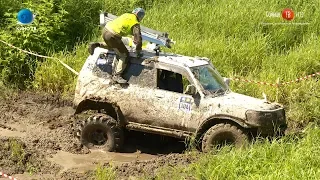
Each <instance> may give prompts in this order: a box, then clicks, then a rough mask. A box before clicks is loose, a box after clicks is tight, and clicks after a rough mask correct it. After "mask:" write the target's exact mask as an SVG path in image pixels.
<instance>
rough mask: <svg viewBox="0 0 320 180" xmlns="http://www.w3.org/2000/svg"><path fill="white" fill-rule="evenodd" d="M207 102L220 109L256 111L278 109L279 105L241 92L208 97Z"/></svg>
mask: <svg viewBox="0 0 320 180" xmlns="http://www.w3.org/2000/svg"><path fill="white" fill-rule="evenodd" d="M208 103H210V104H214V105H216V106H218V107H219V108H222V109H229V110H231V109H233V108H236V109H243V110H249V109H250V110H256V111H264V110H266V111H268V110H274V109H278V108H280V107H281V106H280V105H279V104H277V103H270V102H267V101H265V100H264V99H258V98H254V97H250V96H246V95H243V94H238V93H234V92H230V93H227V94H225V95H222V96H217V97H213V98H209V99H208Z"/></svg>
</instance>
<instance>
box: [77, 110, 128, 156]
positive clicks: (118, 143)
mask: <svg viewBox="0 0 320 180" xmlns="http://www.w3.org/2000/svg"><path fill="white" fill-rule="evenodd" d="M90 124H104V125H106V126H108V127H109V128H110V129H111V130H112V132H113V135H114V138H113V139H114V143H113V145H112V146H111V147H109V146H107V147H106V148H105V150H106V151H109V152H112V151H118V150H120V148H121V147H122V144H123V132H122V128H121V127H120V124H119V123H118V121H116V120H115V119H113V118H112V117H111V116H108V115H106V114H95V115H92V116H90V117H89V118H87V119H85V120H83V121H82V122H81V123H78V127H77V128H76V137H77V138H78V140H80V141H81V134H82V131H83V129H84V128H85V127H86V126H87V125H90Z"/></svg>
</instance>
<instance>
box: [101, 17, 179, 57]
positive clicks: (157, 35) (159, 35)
mask: <svg viewBox="0 0 320 180" xmlns="http://www.w3.org/2000/svg"><path fill="white" fill-rule="evenodd" d="M115 18H117V16H115V15H113V14H110V13H107V12H102V13H100V26H102V27H104V26H105V25H106V24H107V23H108V22H109V21H112V20H114V19H115ZM140 27H141V36H142V40H144V41H148V42H150V43H154V44H156V48H155V49H154V50H155V51H156V52H157V54H159V52H160V46H165V47H168V48H171V44H175V42H174V41H173V40H172V39H170V38H169V34H168V33H167V32H160V31H157V30H153V29H150V28H147V27H145V26H140Z"/></svg>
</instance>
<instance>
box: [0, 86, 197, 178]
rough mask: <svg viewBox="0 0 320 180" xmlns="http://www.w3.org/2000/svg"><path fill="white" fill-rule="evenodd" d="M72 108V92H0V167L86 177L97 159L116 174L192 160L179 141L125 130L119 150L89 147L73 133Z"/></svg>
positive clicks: (24, 173)
mask: <svg viewBox="0 0 320 180" xmlns="http://www.w3.org/2000/svg"><path fill="white" fill-rule="evenodd" d="M73 113H74V109H73V108H72V96H70V98H62V97H61V96H60V95H51V94H45V93H41V94H39V93H33V92H18V93H14V94H3V95H2V96H0V145H1V147H0V153H1V155H0V171H3V172H5V173H7V174H10V175H16V176H17V177H19V178H20V179H28V178H36V179H38V177H42V178H43V177H47V178H45V179H90V178H92V176H93V175H94V170H95V168H96V167H97V165H98V164H101V165H105V166H107V165H108V164H109V163H110V162H111V163H112V164H114V170H115V171H116V174H117V176H118V178H121V179H127V178H129V177H130V176H139V175H142V174H148V176H150V177H152V176H154V173H155V172H156V170H157V169H158V168H159V167H163V166H165V165H169V166H175V165H178V164H187V163H190V162H192V161H193V160H194V159H192V158H190V157H188V156H186V155H183V154H182V152H183V151H184V150H185V144H184V142H178V141H177V140H175V139H171V138H170V139H166V141H162V140H163V138H161V137H160V136H151V135H148V134H144V133H136V132H126V135H127V137H126V141H125V148H124V149H123V150H122V152H121V153H109V152H102V151H90V150H89V149H87V148H86V147H83V146H81V144H80V143H79V141H78V140H77V139H76V138H75V137H74V135H73V131H72V124H73V120H74V116H73ZM30 173H31V174H32V175H30ZM45 175H46V176H45Z"/></svg>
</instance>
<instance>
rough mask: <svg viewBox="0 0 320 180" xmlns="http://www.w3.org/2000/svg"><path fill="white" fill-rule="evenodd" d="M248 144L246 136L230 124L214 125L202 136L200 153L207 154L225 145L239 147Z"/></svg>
mask: <svg viewBox="0 0 320 180" xmlns="http://www.w3.org/2000/svg"><path fill="white" fill-rule="evenodd" d="M247 143H248V136H247V135H246V134H245V133H244V132H243V131H242V130H241V129H239V128H238V127H236V126H233V125H231V124H225V123H221V124H216V125H214V126H212V127H211V128H210V129H209V130H208V131H207V132H206V133H205V134H204V136H203V139H202V148H201V149H202V151H203V152H208V151H210V150H213V149H215V148H221V147H222V146H225V145H234V146H235V147H241V146H244V145H246V144H247Z"/></svg>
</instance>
